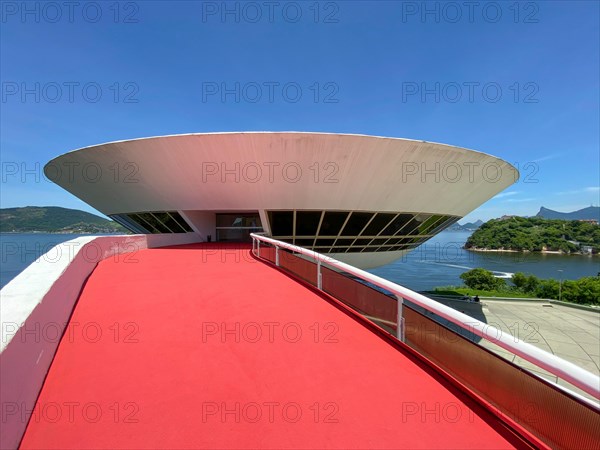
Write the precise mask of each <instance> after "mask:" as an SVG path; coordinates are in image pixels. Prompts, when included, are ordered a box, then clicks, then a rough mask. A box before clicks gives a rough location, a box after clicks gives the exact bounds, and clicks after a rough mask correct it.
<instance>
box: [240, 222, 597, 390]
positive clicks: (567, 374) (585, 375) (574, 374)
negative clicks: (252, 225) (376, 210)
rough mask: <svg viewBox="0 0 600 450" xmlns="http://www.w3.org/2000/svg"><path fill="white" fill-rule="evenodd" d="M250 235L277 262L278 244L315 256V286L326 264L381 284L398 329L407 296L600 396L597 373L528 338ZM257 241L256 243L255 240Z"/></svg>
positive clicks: (338, 264) (321, 258)
mask: <svg viewBox="0 0 600 450" xmlns="http://www.w3.org/2000/svg"><path fill="white" fill-rule="evenodd" d="M250 236H251V237H252V250H253V252H254V253H255V254H257V252H258V254H257V256H258V257H260V242H261V241H262V242H266V243H268V244H270V245H272V246H274V247H275V249H276V263H277V265H279V264H278V263H279V248H285V249H287V250H291V251H293V252H295V253H300V254H302V255H305V256H308V257H310V258H312V259H314V260H315V262H316V263H317V280H318V282H317V284H318V286H317V287H318V288H319V289H321V290H322V285H321V265H322V264H326V265H328V266H331V267H335V268H336V269H340V270H342V271H344V272H347V273H350V274H352V275H354V276H356V277H358V278H360V279H362V280H364V281H367V282H369V283H372V284H374V285H376V286H378V287H380V288H383V289H386V290H387V291H389V292H391V293H393V294H394V295H396V297H397V299H398V302H399V303H398V319H399V320H398V329H399V330H401V329H402V328H403V327H402V325H401V323H402V299H407V300H409V301H411V302H412V303H415V304H417V305H419V306H421V307H422V308H425V309H426V310H427V311H430V312H432V313H434V314H437V315H438V316H440V317H442V318H444V319H446V320H448V321H450V322H452V323H454V324H456V325H458V326H460V327H461V328H463V329H465V330H467V331H469V332H471V333H473V334H475V335H477V336H479V337H481V338H482V339H485V340H487V341H489V342H492V343H494V344H496V345H498V346H499V347H502V348H503V349H505V350H508V351H509V352H511V353H513V354H515V355H517V356H519V357H521V358H523V359H524V360H526V361H529V362H530V363H532V364H535V365H536V366H538V367H540V368H542V369H544V370H546V371H548V372H550V373H552V374H553V375H556V376H557V377H559V378H561V379H563V380H565V381H567V382H569V383H571V384H572V385H573V386H576V387H578V388H579V389H581V390H583V391H585V392H587V393H588V394H590V395H592V396H593V397H594V398H596V399H599V400H600V377H598V376H596V375H594V374H593V373H591V372H588V371H587V370H585V369H582V368H581V367H579V366H577V365H576V364H573V363H571V362H569V361H566V360H564V359H562V358H560V357H558V356H556V355H553V354H551V353H548V352H547V351H545V350H542V349H540V348H538V347H536V346H534V345H531V344H528V343H527V342H524V341H521V340H519V339H518V338H516V337H514V336H512V335H510V334H508V333H504V332H503V331H502V330H499V329H497V328H495V327H493V326H491V325H488V324H486V323H485V322H481V321H479V320H477V319H475V318H473V317H471V316H468V315H466V314H463V313H461V312H459V311H456V310H455V309H452V308H450V307H449V306H446V305H443V304H441V303H438V302H436V301H435V300H432V299H430V298H427V297H425V296H424V295H421V294H419V293H418V292H414V291H412V290H410V289H407V288H405V287H403V286H400V285H398V284H396V283H392V282H391V281H388V280H386V279H384V278H381V277H378V276H377V275H373V274H370V273H369V272H366V271H364V270H361V269H358V268H356V267H354V266H351V265H349V264H346V263H343V262H341V261H338V260H336V259H334V258H331V257H329V256H326V255H323V254H321V253H317V252H314V251H312V250H307V249H305V248H302V247H298V246H296V245H292V244H288V243H286V242H281V241H278V240H276V239H272V238H269V237H266V236H262V235H258V234H255V233H252V234H250ZM255 241H256V243H257V245H255V244H254V243H255ZM402 334H403V333H402V332H400V335H399V336H398V338H399V339H401V340H403V336H402Z"/></svg>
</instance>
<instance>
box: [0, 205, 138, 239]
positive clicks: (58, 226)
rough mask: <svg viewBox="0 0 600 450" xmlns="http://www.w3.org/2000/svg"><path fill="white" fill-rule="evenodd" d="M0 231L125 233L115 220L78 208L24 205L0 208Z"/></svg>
mask: <svg viewBox="0 0 600 450" xmlns="http://www.w3.org/2000/svg"><path fill="white" fill-rule="evenodd" d="M0 231H1V232H3V233H6V232H17V233H25V232H33V231H37V232H44V233H82V234H85V233H90V234H96V233H128V231H127V230H126V229H125V228H123V227H122V226H121V225H119V224H118V223H115V222H113V221H112V220H107V219H104V218H102V217H99V216H96V215H95V214H90V213H88V212H85V211H80V210H78V209H67V208H60V207H58V206H26V207H24V208H2V209H0Z"/></svg>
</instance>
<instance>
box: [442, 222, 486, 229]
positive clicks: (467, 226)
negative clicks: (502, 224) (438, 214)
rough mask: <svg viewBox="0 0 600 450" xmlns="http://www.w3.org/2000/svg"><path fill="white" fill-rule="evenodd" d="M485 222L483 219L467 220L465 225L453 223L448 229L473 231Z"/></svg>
mask: <svg viewBox="0 0 600 450" xmlns="http://www.w3.org/2000/svg"><path fill="white" fill-rule="evenodd" d="M483 224H484V222H483V220H477V221H475V222H467V223H465V224H463V225H461V224H459V223H458V222H457V223H455V224H453V225H450V226H449V227H448V228H447V229H448V230H449V231H473V230H476V229H477V228H479V227H480V226H481V225H483Z"/></svg>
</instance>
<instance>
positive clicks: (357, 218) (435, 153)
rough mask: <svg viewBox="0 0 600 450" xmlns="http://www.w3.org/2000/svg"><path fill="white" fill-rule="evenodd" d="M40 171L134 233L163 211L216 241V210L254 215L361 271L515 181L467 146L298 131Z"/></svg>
mask: <svg viewBox="0 0 600 450" xmlns="http://www.w3.org/2000/svg"><path fill="white" fill-rule="evenodd" d="M44 171H45V173H46V176H47V177H48V178H50V179H51V180H53V181H54V182H56V183H57V184H58V185H60V186H62V187H63V188H64V189H66V190H68V191H69V192H71V193H72V194H74V195H76V196H77V197H79V198H80V199H82V200H83V201H85V202H87V203H89V204H90V205H91V206H93V207H94V208H96V209H98V210H99V211H101V212H102V213H104V214H106V215H109V216H111V217H114V218H115V219H116V220H118V221H119V222H121V223H124V224H125V225H126V226H128V227H129V228H131V229H133V230H135V231H138V232H160V231H161V230H160V229H157V228H159V227H156V228H154V227H153V226H152V224H150V225H148V223H147V221H145V220H144V218H143V217H146V219H148V217H149V216H143V217H141V216H139V214H140V213H161V214H162V213H164V212H169V213H171V216H170V219H168V220H171V219H174V220H175V221H176V222H182V221H183V222H184V223H183V224H182V228H183V230H178V231H188V232H194V233H197V235H198V239H199V240H204V239H206V238H207V237H208V235H211V236H215V239H216V238H218V236H219V233H218V228H219V223H217V222H218V221H219V219H218V215H219V214H223V213H236V214H242V213H246V214H249V215H250V216H251V214H253V213H256V214H257V217H259V218H260V222H261V224H262V227H263V228H264V230H265V232H266V233H267V234H270V235H272V236H273V237H275V238H281V239H283V240H288V241H290V242H295V243H296V244H298V245H303V246H307V247H309V248H314V249H315V250H317V251H320V252H323V253H331V254H333V255H334V256H335V257H336V258H338V259H341V260H343V261H346V262H349V263H351V264H355V265H357V266H361V267H369V266H374V265H380V264H384V263H387V262H390V261H392V260H394V259H397V258H398V257H399V256H401V255H402V253H403V252H405V251H406V250H410V248H413V247H414V246H415V245H418V244H419V243H420V242H422V241H423V240H426V239H428V238H429V237H431V235H433V234H435V233H437V232H439V231H441V229H443V228H445V227H446V226H448V225H449V224H451V223H453V222H455V221H456V220H458V219H460V218H461V217H463V216H464V215H466V214H468V213H469V212H470V211H472V210H473V209H475V208H477V207H478V206H479V205H481V204H482V203H484V202H485V201H487V200H488V199H490V198H491V197H493V196H494V195H495V194H497V193H498V192H500V191H502V190H503V189H505V188H506V187H508V186H509V185H511V184H512V183H514V182H515V181H516V180H517V178H518V172H517V171H516V169H515V168H514V167H513V166H511V165H510V164H508V163H507V162H505V161H503V160H501V159H498V158H496V157H493V156H490V155H487V154H484V153H480V152H476V151H472V150H467V149H464V148H459V147H453V146H449V145H444V144H435V143H430V142H424V141H413V140H407V139H397V138H386V137H375V136H365V135H350V134H328V133H304V132H249V133H209V134H187V135H175V136H164V137H153V138H144V139H136V140H129V141H119V142H111V143H107V144H101V145H97V146H92V147H86V148H83V149H80V150H76V151H72V152H69V153H66V154H64V155H61V156H59V157H57V158H55V159H53V160H52V161H50V162H49V163H48V164H47V165H46V166H45V168H44ZM351 213H352V214H351ZM385 214H387V215H385ZM250 216H248V217H250ZM153 217H154V216H153ZM160 217H163V216H160ZM160 217H158V218H157V220H158V221H159V222H161V219H160ZM165 217H166V216H165ZM387 219H390V220H387ZM152 220H154V219H152ZM165 220H167V219H165ZM141 222H144V223H141ZM162 222H164V220H162ZM225 222H226V220H225ZM225 222H222V223H221V225H222V224H223V223H225ZM242 222H243V220H242ZM242 222H240V221H239V220H238V221H237V225H239V224H241V223H242ZM384 222H385V223H384ZM376 223H377V224H378V227H377V226H375V225H376ZM254 224H255V222H253V225H254ZM261 224H257V225H258V226H260V225H261ZM382 224H383V225H382ZM136 225H139V226H136ZM230 225H232V227H235V226H236V224H234V223H232V224H230ZM416 225H418V226H417V227H416V228H415V226H416ZM390 226H391V228H390ZM150 228H152V229H150ZM171 228H173V227H171ZM221 228H222V229H223V230H224V229H225V228H227V227H226V226H224V227H221ZM386 228H387V229H386ZM367 231H368V233H367V234H365V232H367ZM221 236H222V237H224V239H225V238H226V233H225V232H224V231H223V233H222V234H221ZM392 237H395V240H390V239H392ZM417 238H418V239H417ZM311 239H312V242H311ZM384 239H387V240H386V241H384ZM311 244H312V245H311Z"/></svg>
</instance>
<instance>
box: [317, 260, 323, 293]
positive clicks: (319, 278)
mask: <svg viewBox="0 0 600 450" xmlns="http://www.w3.org/2000/svg"><path fill="white" fill-rule="evenodd" d="M317 288H318V289H319V290H320V291H322V290H323V276H322V274H321V260H320V259H319V260H317Z"/></svg>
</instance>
